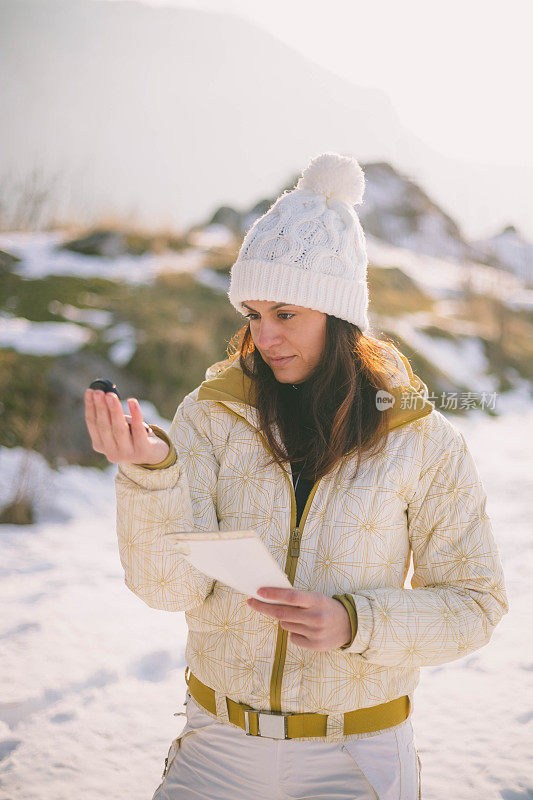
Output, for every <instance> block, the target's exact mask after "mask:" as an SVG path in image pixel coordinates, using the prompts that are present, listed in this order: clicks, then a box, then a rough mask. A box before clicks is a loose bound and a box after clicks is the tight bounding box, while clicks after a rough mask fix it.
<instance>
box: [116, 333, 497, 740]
mask: <svg viewBox="0 0 533 800" xmlns="http://www.w3.org/2000/svg"><path fill="white" fill-rule="evenodd" d="M388 347H389V348H390V354H391V359H392V363H394V366H395V368H396V369H397V370H398V371H399V373H398V374H399V375H400V377H399V378H395V379H394V385H395V387H397V388H395V397H396V398H397V399H398V397H399V395H398V396H397V395H396V391H398V392H401V393H402V397H404V398H405V397H408V398H410V399H412V398H413V397H414V398H415V399H418V400H419V401H420V403H419V406H418V408H417V409H416V410H415V411H408V410H407V411H406V410H405V408H404V409H402V408H400V403H397V404H396V405H395V411H394V413H393V415H392V417H391V424H390V430H389V434H388V441H387V445H386V448H385V451H384V452H383V453H381V454H379V455H377V456H363V457H362V459H361V465H360V472H359V475H358V477H357V478H356V480H355V483H352V482H351V480H350V476H351V474H352V472H353V471H354V467H355V458H352V457H348V458H347V459H346V460H345V461H344V462H341V464H340V465H337V467H336V468H335V469H334V470H333V471H332V472H330V473H329V474H328V475H326V476H324V477H323V478H321V480H320V481H318V483H317V484H315V486H314V487H313V490H312V491H311V494H310V495H309V498H308V501H307V504H306V508H305V510H304V514H303V516H302V520H301V522H300V526H299V527H300V529H301V531H302V533H301V542H300V552H299V555H298V558H297V562H296V569H295V573H294V580H293V585H294V587H295V588H297V589H301V590H306V591H319V592H322V593H324V594H327V595H329V596H333V595H334V594H349V595H350V596H351V598H352V599H353V602H354V604H355V608H356V611H357V622H358V624H357V632H356V635H355V638H354V639H353V641H352V643H351V645H350V646H349V647H348V648H346V649H343V650H342V649H340V648H339V649H336V650H330V651H322V652H318V651H311V650H308V649H305V648H301V647H298V646H297V645H294V644H292V642H291V640H290V637H289V636H288V635H287V631H283V629H282V628H281V627H280V626H279V623H278V622H277V621H276V620H273V619H270V618H268V617H266V616H264V615H263V614H260V613H259V612H257V611H255V610H253V609H251V608H249V607H248V606H247V605H246V602H245V597H244V596H243V595H242V594H240V593H238V592H236V591H234V590H233V589H231V588H230V587H228V586H226V585H224V584H222V583H220V582H218V581H215V580H213V579H211V578H209V577H207V576H206V575H204V574H203V573H201V572H199V571H198V570H196V569H195V568H194V567H193V566H192V565H190V564H189V563H188V562H187V561H185V560H184V559H182V558H181V556H180V555H179V554H178V553H177V552H176V550H175V549H174V547H173V546H172V545H171V544H169V543H168V542H167V541H166V540H165V533H168V532H170V531H177V530H181V531H198V532H201V531H212V530H217V529H220V530H231V529H248V528H252V529H254V530H255V531H256V532H257V533H258V535H259V536H260V537H261V539H262V541H263V542H264V544H265V546H266V547H267V548H268V550H269V551H270V552H271V554H272V555H273V557H274V558H275V559H276V561H277V562H278V563H279V565H280V566H281V568H282V569H285V568H286V565H287V563H288V544H289V536H290V532H291V524H292V523H293V522H294V520H295V516H293V519H292V521H291V512H292V513H293V514H294V513H295V511H294V492H293V488H292V480H291V478H290V475H289V473H288V472H285V471H284V470H282V469H281V467H279V466H278V465H272V466H265V465H264V462H265V455H267V456H268V453H266V451H265V447H264V443H263V440H262V439H261V436H260V434H259V432H258V430H257V418H256V411H255V408H254V406H253V405H251V404H250V403H249V402H248V401H247V400H246V398H247V397H248V396H247V395H246V392H245V390H244V388H243V387H244V386H245V384H246V381H245V380H244V378H245V376H244V375H243V373H242V370H241V369H240V367H239V366H238V364H234V365H232V366H231V367H229V368H225V369H224V370H223V371H220V367H219V365H218V364H215V365H213V366H212V367H210V368H209V369H208V370H207V373H206V380H205V381H204V382H203V383H202V384H201V386H199V387H197V388H195V389H194V390H193V391H192V392H190V393H189V394H188V395H187V396H186V397H185V398H184V399H183V401H182V402H181V403H180V405H179V407H178V408H177V411H176V414H175V416H174V419H173V421H172V424H171V427H170V430H169V431H168V434H169V436H170V439H171V441H172V443H173V445H174V447H175V450H176V454H177V461H176V462H175V464H173V465H172V466H170V467H167V468H165V469H147V468H144V467H141V466H138V465H134V464H130V463H122V462H121V463H119V464H118V471H117V475H116V478H115V484H116V499H117V535H118V544H119V552H120V559H121V562H122V565H123V568H124V573H125V583H126V585H127V586H128V588H129V589H131V591H132V592H134V593H135V594H136V595H137V596H138V597H139V598H141V600H143V601H144V602H145V603H147V604H148V605H149V606H151V607H152V608H155V609H161V610H165V611H184V612H185V616H186V621H187V625H188V637H187V644H186V651H185V657H186V662H187V664H188V666H189V667H190V669H191V671H192V673H193V674H194V675H196V677H198V678H199V679H200V680H201V681H203V682H204V683H206V684H207V685H208V686H210V687H212V688H213V689H214V690H215V692H217V693H220V694H221V695H227V696H229V697H231V698H232V699H234V700H236V701H238V702H243V703H247V704H249V705H250V706H252V707H253V708H255V709H273V710H277V711H279V710H281V711H289V712H311V711H314V712H320V713H326V714H342V713H343V712H345V711H350V710H354V709H358V708H365V707H368V706H373V705H377V704H379V703H384V702H386V701H389V700H392V699H394V698H397V697H400V696H402V695H406V694H407V695H408V696H409V699H410V701H411V711H412V710H413V708H414V690H415V687H416V686H417V684H418V682H419V679H420V667H422V666H434V665H438V664H444V663H447V662H451V661H454V660H456V659H459V658H462V657H463V656H466V655H467V654H469V653H471V652H473V651H474V650H477V649H479V648H481V647H483V646H484V645H486V644H487V642H488V641H489V640H490V637H491V635H492V632H493V630H494V628H495V626H496V625H497V624H498V622H499V621H500V619H501V618H502V616H503V615H504V614H505V613H507V611H508V610H509V607H508V602H507V597H506V590H505V585H504V576H503V570H502V565H501V561H500V558H499V554H498V550H497V546H496V543H495V539H494V534H493V529H492V525H491V521H490V518H489V516H488V515H487V510H486V493H485V490H484V486H483V484H482V481H481V479H480V477H479V474H478V471H477V468H476V465H475V463H474V460H473V458H472V455H471V454H470V452H469V450H468V448H467V445H466V442H465V439H464V437H463V435H462V434H461V433H460V432H459V431H458V429H457V428H456V427H455V426H454V425H453V424H452V423H451V422H450V421H449V420H448V419H447V418H446V417H445V416H444V415H443V414H441V413H440V412H439V411H438V410H437V409H435V408H434V407H433V405H432V404H431V403H429V402H428V401H427V399H426V396H427V387H426V386H425V384H423V383H422V381H421V380H420V379H419V378H418V376H416V375H414V374H413V372H412V369H411V367H410V364H409V362H408V360H407V359H406V358H405V356H404V355H403V354H402V353H400V351H399V350H397V348H393V347H392V346H390V345H388ZM411 551H412V555H413V570H414V571H413V575H412V579H411V585H410V586H405V585H404V582H405V579H406V576H407V572H408V569H409V564H410V557H411ZM206 713H209V712H206ZM379 732H380V731H376V732H374V733H363V734H353V735H349V736H345V737H343V738H345V739H357V738H366V737H368V736H373V735H377V734H378V733H379ZM310 740H312V741H315V740H314V739H312V738H311V739H310Z"/></svg>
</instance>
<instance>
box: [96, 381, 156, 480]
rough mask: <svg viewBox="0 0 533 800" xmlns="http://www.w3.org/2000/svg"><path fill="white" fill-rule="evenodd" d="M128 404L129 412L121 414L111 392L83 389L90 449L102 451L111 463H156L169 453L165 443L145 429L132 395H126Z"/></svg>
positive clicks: (137, 404) (118, 404) (118, 402)
mask: <svg viewBox="0 0 533 800" xmlns="http://www.w3.org/2000/svg"><path fill="white" fill-rule="evenodd" d="M128 406H129V409H130V412H131V415H130V414H124V412H123V411H122V406H121V404H120V400H119V399H118V397H117V396H116V394H114V393H113V392H102V391H101V390H100V389H86V390H85V422H86V423H87V428H88V430H89V435H90V437H91V443H92V446H93V449H94V450H96V452H97V453H103V454H104V455H105V457H106V458H107V460H108V461H110V462H111V463H117V462H119V461H127V462H130V463H131V464H159V463H160V462H161V461H164V460H165V458H166V457H167V455H168V453H169V446H168V444H167V443H166V442H164V441H163V439H160V438H159V436H156V434H155V433H154V432H153V431H152V430H151V429H148V430H147V429H146V427H145V423H144V421H143V417H142V413H141V409H140V407H139V403H138V402H137V400H136V399H135V398H134V397H130V398H128ZM128 422H131V431H130V426H129V425H128Z"/></svg>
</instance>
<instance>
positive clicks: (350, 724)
mask: <svg viewBox="0 0 533 800" xmlns="http://www.w3.org/2000/svg"><path fill="white" fill-rule="evenodd" d="M185 680H186V682H187V686H188V687H189V691H190V693H191V696H192V697H194V699H195V700H196V702H197V703H199V704H200V705H201V706H202V707H203V708H205V709H206V710H207V711H210V712H211V713H212V714H215V715H216V713H217V710H216V702H215V692H214V690H213V689H211V688H210V687H209V686H206V684H205V683H202V681H200V680H199V679H198V678H197V677H196V676H195V675H193V674H192V672H191V671H190V669H189V667H187V668H186V669H185ZM226 705H227V709H228V718H229V721H230V722H232V723H233V724H234V725H238V726H239V727H240V728H242V729H243V730H244V731H246V733H247V734H248V736H266V737H268V738H271V739H297V738H301V737H307V736H318V737H319V736H322V737H325V736H326V729H327V719H328V715H327V714H315V713H313V712H310V713H304V714H298V713H292V712H289V713H283V712H278V711H264V710H261V711H258V710H256V709H253V708H252V707H251V706H249V705H246V703H238V702H236V701H235V700H232V699H231V697H226ZM410 706H411V703H410V700H409V696H408V695H403V696H402V697H397V698H396V699H395V700H390V701H389V702H388V703H380V704H379V705H377V706H370V708H359V709H357V710H355V711H347V712H346V713H345V714H344V735H349V734H351V733H371V732H372V731H379V730H383V729H384V728H390V727H392V726H393V725H399V724H400V722H403V721H404V720H405V719H407V717H408V716H409V713H410Z"/></svg>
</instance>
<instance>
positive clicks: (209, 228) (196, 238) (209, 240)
mask: <svg viewBox="0 0 533 800" xmlns="http://www.w3.org/2000/svg"><path fill="white" fill-rule="evenodd" d="M188 239H189V241H190V243H191V244H193V245H195V246H196V247H227V246H228V245H231V244H233V242H234V239H235V237H234V235H233V233H232V232H231V231H230V229H229V228H227V227H226V226H225V225H221V224H220V223H218V222H212V223H211V224H210V225H206V226H205V227H204V228H201V229H198V230H195V231H191V232H190V233H189V236H188Z"/></svg>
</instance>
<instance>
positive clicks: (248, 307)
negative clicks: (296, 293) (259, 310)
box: [242, 303, 291, 311]
mask: <svg viewBox="0 0 533 800" xmlns="http://www.w3.org/2000/svg"><path fill="white" fill-rule="evenodd" d="M242 305H243V306H244V307H245V308H247V309H248V311H255V308H250V306H249V305H247V304H246V303H242ZM290 305H291V303H276V305H274V306H272V311H273V310H274V309H275V308H282V306H290Z"/></svg>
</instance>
